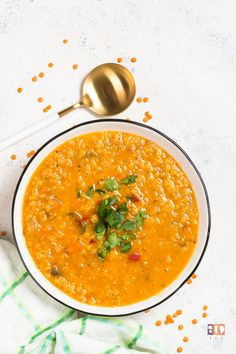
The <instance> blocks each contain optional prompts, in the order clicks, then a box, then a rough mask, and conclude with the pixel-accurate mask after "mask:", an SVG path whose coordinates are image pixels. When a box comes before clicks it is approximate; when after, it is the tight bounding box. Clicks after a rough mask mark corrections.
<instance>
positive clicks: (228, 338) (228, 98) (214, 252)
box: [0, 0, 236, 354]
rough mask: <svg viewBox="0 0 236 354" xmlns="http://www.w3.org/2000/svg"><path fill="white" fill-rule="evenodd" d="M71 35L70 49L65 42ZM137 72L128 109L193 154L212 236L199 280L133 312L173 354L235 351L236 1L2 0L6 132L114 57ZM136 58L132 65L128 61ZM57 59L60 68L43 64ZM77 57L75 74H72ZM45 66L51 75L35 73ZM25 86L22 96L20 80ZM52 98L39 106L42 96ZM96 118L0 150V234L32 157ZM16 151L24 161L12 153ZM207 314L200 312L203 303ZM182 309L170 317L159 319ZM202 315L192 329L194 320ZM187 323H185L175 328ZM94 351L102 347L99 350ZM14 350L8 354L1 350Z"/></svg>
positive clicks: (59, 100)
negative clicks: (215, 327)
mask: <svg viewBox="0 0 236 354" xmlns="http://www.w3.org/2000/svg"><path fill="white" fill-rule="evenodd" d="M64 38H68V39H69V43H68V44H67V45H64V44H63V43H62V40H63V39H64ZM120 56H121V57H123V58H126V61H125V64H126V65H127V66H128V67H129V68H131V69H133V70H134V75H135V78H136V81H137V94H138V95H140V96H148V97H149V98H150V101H149V103H147V104H137V103H136V102H134V103H133V105H132V106H131V108H129V110H127V111H126V112H125V113H123V114H122V115H121V116H120V117H121V118H126V117H130V118H131V119H133V120H136V121H141V120H142V117H143V113H144V111H146V110H150V111H151V113H152V114H153V116H154V118H153V119H152V120H151V122H150V124H151V125H153V126H155V127H157V128H158V129H160V130H162V131H163V132H164V133H166V134H167V135H169V136H171V137H172V138H173V139H175V140H176V141H177V142H178V143H179V144H180V145H181V146H182V147H183V148H184V149H185V150H186V151H187V152H188V153H189V155H190V156H191V157H192V159H193V161H194V162H195V163H196V165H197V167H198V168H199V169H200V171H201V173H202V176H203V178H204V179H205V182H206V184H207V187H208V190H209V195H210V201H211V208H212V219H213V220H212V232H211V238H210V243H209V246H208V249H207V252H206V254H205V257H204V259H203V261H202V263H201V265H200V267H199V269H198V271H197V275H198V278H197V279H196V280H194V281H193V284H191V285H185V286H184V287H183V288H182V289H181V290H180V291H179V292H178V293H177V294H176V295H174V296H173V297H172V298H171V299H169V300H168V301H166V302H165V303H164V304H162V305H161V306H159V307H157V308H155V309H153V310H151V311H150V312H149V313H143V314H140V315H137V316H134V317H136V319H138V320H139V321H142V322H143V323H144V324H145V325H146V326H148V327H149V328H150V331H154V332H155V333H156V336H157V338H159V339H161V340H162V341H163V342H164V343H165V344H166V347H167V348H168V349H169V351H170V353H171V354H172V353H175V352H176V348H177V346H179V345H182V343H181V340H182V337H183V336H184V335H188V336H189V338H190V341H189V342H188V343H187V344H184V345H183V347H184V353H193V354H195V353H196V354H211V353H213V354H214V353H223V354H234V353H235V352H236V334H235V333H236V276H235V271H236V247H235V246H236V232H235V223H234V221H235V219H236V208H235V202H236V178H235V177H236V174H235V170H236V158H235V151H236V129H235V128H236V126H235V120H236V2H235V0H221V1H220V0H214V1H213V0H205V1H203V0H197V1H194V0H176V1H174V0H172V1H171V0H159V1H158V0H149V1H143V0H137V1H130V0H129V1H128V0H119V1H117V0H110V1H109V0H100V1H99V0H97V1H95V0H94V1H92V0H90V1H89V0H77V1H76V0H64V1H63V0H38V1H36V0H35V1H29V0H28V1H26V0H1V4H0V60H1V64H0V92H1V93H0V139H2V138H3V137H6V136H7V135H8V134H9V133H11V132H12V131H17V130H18V129H19V128H22V127H24V126H27V125H28V124H30V123H32V122H36V121H38V120H40V119H42V118H43V117H45V113H42V108H43V107H44V106H45V105H47V104H51V105H52V106H53V109H52V111H55V112H56V111H58V110H59V109H61V108H63V107H65V106H67V105H68V104H70V103H73V102H74V101H76V99H77V97H78V93H79V85H80V82H81V80H82V78H83V77H84V75H85V73H87V72H88V71H89V70H90V69H91V68H92V67H94V66H95V65H97V64H100V63H103V62H109V61H116V58H117V57H120ZM132 56H136V57H137V59H138V61H137V63H135V64H132V65H131V63H130V62H129V58H130V57H132ZM50 61H52V62H53V63H54V64H55V67H54V68H53V69H50V70H49V69H48V68H47V63H48V62H50ZM74 63H78V64H79V69H78V70H77V71H74V70H72V68H71V67H72V65H73V64H74ZM40 71H44V72H45V73H46V76H45V78H43V79H40V80H39V81H38V82H37V83H32V82H31V77H32V76H34V75H37V74H38V73H39V72H40ZM19 86H20V87H23V89H24V92H23V93H22V94H18V93H17V92H16V90H17V88H18V87H19ZM39 96H42V97H44V99H45V105H44V104H41V105H40V104H39V103H37V101H36V99H37V97H39ZM88 119H91V115H90V114H89V113H87V112H85V111H82V110H81V111H78V112H77V113H76V114H73V116H71V117H70V118H68V119H66V120H64V121H63V122H62V121H61V122H60V123H59V124H57V125H54V126H52V127H51V129H47V130H46V131H43V132H41V133H39V134H36V135H34V136H32V137H31V138H28V139H26V140H25V141H24V142H22V143H20V144H18V145H16V146H13V147H11V148H10V149H8V150H6V151H4V152H0V231H2V230H6V231H7V232H8V235H9V237H11V236H10V235H11V225H10V213H11V199H12V195H13V192H14V188H15V184H16V181H17V179H18V178H19V175H20V173H21V171H22V168H21V166H22V165H24V163H25V162H26V161H27V158H26V153H27V151H29V150H31V149H37V148H38V147H39V146H40V145H41V144H42V143H44V142H45V141H46V139H47V138H49V137H51V136H52V135H53V134H54V133H55V132H56V131H60V130H63V129H64V128H65V127H67V126H70V125H72V124H73V123H74V122H79V121H82V120H88ZM13 153H16V154H17V160H16V161H11V160H10V155H11V154H13ZM205 304H207V305H208V306H209V317H208V318H207V319H202V318H201V307H202V306H203V305H205ZM177 308H181V309H182V310H183V315H182V316H181V317H179V318H178V320H177V322H176V323H175V324H174V325H168V326H162V327H155V325H154V323H155V321H156V320H158V319H160V318H161V319H163V317H164V315H166V314H168V313H173V312H174V311H175V310H176V309H177ZM194 317H196V318H199V324H198V325H196V326H193V325H192V324H191V319H192V318H194ZM178 323H183V324H184V325H185V330H184V331H181V332H180V331H178V330H177V328H176V327H177V326H176V324H178ZM207 323H224V324H225V325H226V335H225V336H224V337H212V338H210V337H209V336H207V333H206V326H207ZM9 340H10V339H9ZM95 353H96V351H95ZM4 354H7V353H4Z"/></svg>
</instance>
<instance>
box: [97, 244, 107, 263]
mask: <svg viewBox="0 0 236 354" xmlns="http://www.w3.org/2000/svg"><path fill="white" fill-rule="evenodd" d="M107 255H108V250H107V249H106V248H105V247H101V248H100V249H99V251H98V258H99V260H100V261H101V262H103V261H104V260H105V258H106V256H107Z"/></svg>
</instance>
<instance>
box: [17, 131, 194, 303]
mask: <svg viewBox="0 0 236 354" xmlns="http://www.w3.org/2000/svg"><path fill="white" fill-rule="evenodd" d="M198 224H199V215H198V207H197V201H196V198H195V195H194V191H193V188H192V186H191V183H190V181H189V179H188V178H187V176H186V174H185V173H184V171H183V170H182V168H181V166H179V164H178V163H177V162H176V161H175V160H174V159H173V157H171V156H170V155H169V154H168V153H167V152H166V151H165V150H163V149H162V148H161V147H159V146H158V145H157V144H155V143H154V142H152V141H149V140H147V139H144V138H142V137H140V136H137V135H133V134H128V133H123V132H118V131H104V132H98V133H91V134H87V135H83V136H79V137H76V138H74V139H71V140H69V141H67V142H65V143H64V144H63V145H61V146H59V147H58V148H57V149H55V150H54V151H53V152H51V153H50V154H49V155H48V156H47V157H46V158H45V159H44V161H43V162H42V163H41V164H40V166H39V167H38V168H37V170H36V172H35V173H34V174H33V176H32V178H31V180H30V182H29V184H28V186H27V190H26V193H25V198H24V204H23V230H24V236H25V238H26V243H27V247H28V249H29V251H30V254H31V256H32V257H33V259H34V261H35V263H36V265H37V267H38V268H39V269H40V271H41V272H42V273H43V274H44V275H45V277H46V278H47V279H48V280H49V281H50V282H52V283H53V284H54V285H55V286H57V287H58V288H59V289H61V290H62V291H63V292H65V293H66V294H68V295H69V296H71V297H72V298H75V299H77V300H78V301H80V302H83V303H87V304H91V305H98V306H111V307H112V306H121V305H128V304H131V303H135V302H138V301H141V300H144V299H146V298H148V297H150V296H152V295H155V294H157V293H159V292H160V291H162V290H163V289H164V288H166V287H167V286H168V285H169V284H170V283H171V282H173V281H174V280H175V279H176V278H177V277H178V275H179V274H180V273H181V271H182V270H183V268H184V267H185V266H186V264H187V263H188V261H189V259H190V257H191V255H192V253H193V251H194V248H195V245H196V242H197V238H198Z"/></svg>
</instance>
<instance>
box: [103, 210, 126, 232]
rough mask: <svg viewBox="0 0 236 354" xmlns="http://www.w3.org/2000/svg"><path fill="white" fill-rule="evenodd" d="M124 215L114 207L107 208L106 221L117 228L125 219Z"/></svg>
mask: <svg viewBox="0 0 236 354" xmlns="http://www.w3.org/2000/svg"><path fill="white" fill-rule="evenodd" d="M124 219H125V217H124V215H122V214H120V213H118V212H117V211H115V210H113V209H108V210H107V215H106V218H105V221H106V222H107V223H108V224H109V225H110V226H111V228H114V229H116V228H117V226H118V225H120V224H121V223H122V222H123V221H124Z"/></svg>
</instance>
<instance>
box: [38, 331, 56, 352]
mask: <svg viewBox="0 0 236 354" xmlns="http://www.w3.org/2000/svg"><path fill="white" fill-rule="evenodd" d="M55 341H56V333H55V332H51V333H49V335H48V336H47V337H46V339H45V341H44V343H43V345H42V348H41V350H40V352H39V354H43V353H45V351H46V350H47V348H48V343H50V342H51V343H53V342H55Z"/></svg>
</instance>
